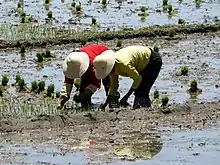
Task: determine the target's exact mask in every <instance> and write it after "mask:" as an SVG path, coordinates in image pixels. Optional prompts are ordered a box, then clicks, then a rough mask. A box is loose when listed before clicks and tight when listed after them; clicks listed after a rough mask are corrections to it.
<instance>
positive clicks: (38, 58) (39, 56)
mask: <svg viewBox="0 0 220 165" xmlns="http://www.w3.org/2000/svg"><path fill="white" fill-rule="evenodd" d="M36 57H37V62H43V61H44V58H43V54H42V53H37V55H36Z"/></svg>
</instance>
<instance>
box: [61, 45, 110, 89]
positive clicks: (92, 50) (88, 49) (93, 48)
mask: <svg viewBox="0 0 220 165" xmlns="http://www.w3.org/2000/svg"><path fill="white" fill-rule="evenodd" d="M106 50H109V48H108V47H106V46H104V45H97V44H89V45H86V46H84V47H82V48H81V49H80V51H81V52H85V53H86V54H88V56H89V60H90V61H89V62H90V64H89V68H88V69H87V71H86V72H87V73H88V75H89V76H90V80H91V84H92V85H95V86H96V87H97V88H101V80H98V79H97V78H96V77H95V72H94V67H93V61H94V59H95V57H96V56H98V55H100V54H101V53H102V52H104V51H106ZM87 73H86V74H87ZM64 83H70V84H72V83H73V80H72V79H69V78H67V77H65V81H64Z"/></svg>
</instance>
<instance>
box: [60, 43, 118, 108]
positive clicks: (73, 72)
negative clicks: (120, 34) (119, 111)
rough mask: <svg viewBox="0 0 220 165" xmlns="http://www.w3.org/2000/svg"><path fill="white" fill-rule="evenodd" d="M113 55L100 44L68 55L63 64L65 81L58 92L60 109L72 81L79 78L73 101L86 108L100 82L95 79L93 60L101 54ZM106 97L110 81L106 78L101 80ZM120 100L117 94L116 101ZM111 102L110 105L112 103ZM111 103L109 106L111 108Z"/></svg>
mask: <svg viewBox="0 0 220 165" xmlns="http://www.w3.org/2000/svg"><path fill="white" fill-rule="evenodd" d="M106 53H110V54H114V52H113V51H112V50H110V49H109V48H108V47H106V46H104V45H101V44H89V45H86V46H84V47H82V48H80V49H78V50H75V51H74V52H72V53H70V54H69V55H68V56H67V57H66V58H65V60H64V62H63V73H64V75H65V80H64V83H63V86H62V89H61V92H60V94H61V95H60V100H61V101H60V106H59V107H60V108H62V107H63V106H64V104H65V103H66V102H67V101H68V100H69V98H70V94H71V91H72V88H73V84H74V80H75V79H76V78H80V79H81V82H80V87H79V95H75V96H74V101H76V102H78V103H81V105H82V107H88V106H90V105H91V104H92V103H91V97H92V95H93V94H94V93H95V92H96V90H97V89H100V88H101V80H99V79H97V78H96V76H95V72H94V66H93V60H94V59H95V57H96V56H98V55H101V54H106ZM102 84H103V86H104V89H105V92H106V95H108V91H109V88H110V79H109V77H106V78H105V79H103V80H102ZM119 98H120V96H119V92H117V96H116V101H113V102H114V103H116V104H117V100H118V99H119ZM113 102H112V103H113ZM112 103H110V104H109V107H111V106H112V105H111V104H112Z"/></svg>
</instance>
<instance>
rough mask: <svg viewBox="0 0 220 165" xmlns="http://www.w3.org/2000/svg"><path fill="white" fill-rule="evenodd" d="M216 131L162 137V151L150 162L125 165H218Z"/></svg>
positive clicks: (218, 134) (217, 136)
mask: <svg viewBox="0 0 220 165" xmlns="http://www.w3.org/2000/svg"><path fill="white" fill-rule="evenodd" d="M218 131H219V129H210V130H206V131H196V132H180V133H175V134H173V135H172V136H170V137H164V142H163V149H162V150H161V152H160V153H158V154H157V155H156V156H155V157H153V158H152V159H151V160H149V161H143V162H138V163H126V164H128V165H148V164H149V165H161V164H163V165H201V164H206V165H218V164H219V156H218V155H219V152H220V149H219V147H220V143H219V136H220V133H219V132H218ZM117 164H123V163H117ZM112 165H113V164H112ZM114 165H116V164H114Z"/></svg>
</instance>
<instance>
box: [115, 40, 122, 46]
mask: <svg viewBox="0 0 220 165" xmlns="http://www.w3.org/2000/svg"><path fill="white" fill-rule="evenodd" d="M116 47H117V48H121V47H122V40H118V41H117V44H116Z"/></svg>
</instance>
